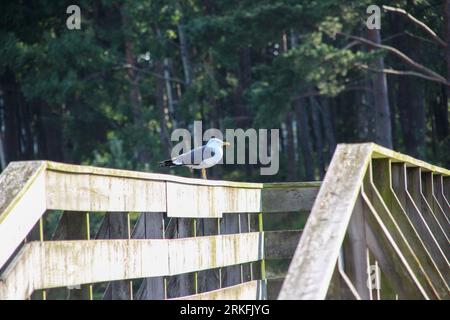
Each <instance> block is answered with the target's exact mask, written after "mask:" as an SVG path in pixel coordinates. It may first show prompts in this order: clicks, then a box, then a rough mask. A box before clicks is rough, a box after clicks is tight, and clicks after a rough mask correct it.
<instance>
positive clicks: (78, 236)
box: [0, 143, 450, 299]
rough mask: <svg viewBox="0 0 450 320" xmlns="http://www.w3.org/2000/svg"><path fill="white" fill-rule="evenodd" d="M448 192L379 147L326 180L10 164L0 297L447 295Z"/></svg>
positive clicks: (0, 206)
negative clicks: (242, 179)
mask: <svg viewBox="0 0 450 320" xmlns="http://www.w3.org/2000/svg"><path fill="white" fill-rule="evenodd" d="M319 187H320V190H319ZM449 190H450V171H449V170H446V169H443V168H439V167H436V166H432V165H429V164H427V163H425V162H422V161H419V160H416V159H413V158H411V157H408V156H405V155H402V154H399V153H396V152H393V151H391V150H388V149H385V148H382V147H380V146H377V145H375V144H371V143H368V144H352V145H339V146H338V147H337V149H336V152H335V154H334V156H333V159H332V161H331V164H330V167H329V169H328V171H327V174H326V176H325V179H324V181H323V182H322V183H321V184H319V183H317V182H309V183H274V184H257V183H237V182H228V181H205V180H199V179H189V178H181V177H174V176H170V175H159V174H149V173H141V172H132V171H124V170H113V169H104V168H95V167H87V166H74V165H66V164H60V163H53V162H47V161H32V162H15V163H11V164H10V165H9V166H8V167H7V169H6V170H5V171H4V172H3V173H2V174H1V175H0V299H29V298H31V299H61V298H67V299H275V298H277V297H278V298H279V299H449V288H450V274H449V273H450V271H449V270H450V269H449V255H450V254H449V250H448V248H449V239H450V228H449V224H450V223H449V221H450V213H449V210H450V207H449V199H450V196H449ZM307 218H308V219H307ZM306 220H307V221H306ZM56 221H57V222H58V223H56ZM305 222H306V226H305V227H304V229H303V226H304V223H305ZM52 225H57V227H56V229H53V230H52V229H51V226H52ZM300 236H301V238H300ZM299 239H300V240H299ZM286 273H287V275H286Z"/></svg>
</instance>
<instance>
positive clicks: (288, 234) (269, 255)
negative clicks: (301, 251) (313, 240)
mask: <svg viewBox="0 0 450 320" xmlns="http://www.w3.org/2000/svg"><path fill="white" fill-rule="evenodd" d="M301 234H302V232H301V231H300V230H285V231H264V252H265V257H264V258H265V259H290V258H292V257H293V256H294V252H295V249H296V248H297V245H298V242H299V241H300V236H301Z"/></svg>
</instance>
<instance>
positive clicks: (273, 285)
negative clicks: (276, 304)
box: [266, 278, 284, 300]
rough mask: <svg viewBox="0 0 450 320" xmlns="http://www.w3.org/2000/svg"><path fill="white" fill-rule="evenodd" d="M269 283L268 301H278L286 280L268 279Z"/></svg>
mask: <svg viewBox="0 0 450 320" xmlns="http://www.w3.org/2000/svg"><path fill="white" fill-rule="evenodd" d="M266 281H267V300H276V299H277V298H278V295H279V294H280V291H281V287H282V285H283V281H284V278H268V279H266Z"/></svg>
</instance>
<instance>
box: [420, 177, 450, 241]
mask: <svg viewBox="0 0 450 320" xmlns="http://www.w3.org/2000/svg"><path fill="white" fill-rule="evenodd" d="M420 177H421V182H422V183H421V192H422V195H423V197H424V199H425V201H426V203H427V204H428V205H429V209H431V214H433V215H434V216H435V218H436V220H437V222H438V223H439V225H440V227H441V229H442V231H443V232H444V233H445V236H446V238H447V239H450V223H449V220H448V219H447V216H446V214H445V212H444V207H443V206H442V204H443V201H444V199H443V197H442V196H441V198H440V201H441V202H439V200H438V197H437V195H442V190H440V189H439V190H435V186H434V185H433V182H435V184H436V186H437V187H438V188H439V185H440V184H439V182H440V181H439V180H441V176H436V175H433V174H432V173H431V172H421V175H420ZM436 179H438V181H437V182H438V183H436V181H435V180H436ZM446 206H448V205H446Z"/></svg>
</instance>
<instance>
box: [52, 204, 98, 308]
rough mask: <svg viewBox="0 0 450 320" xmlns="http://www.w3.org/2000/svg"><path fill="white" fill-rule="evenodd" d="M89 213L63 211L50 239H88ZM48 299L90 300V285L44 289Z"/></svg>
mask: <svg viewBox="0 0 450 320" xmlns="http://www.w3.org/2000/svg"><path fill="white" fill-rule="evenodd" d="M89 239H90V233H89V214H88V213H86V212H64V213H63V214H62V216H61V218H60V219H59V222H58V225H57V227H56V230H55V232H54V233H53V236H52V240H53V241H55V240H89ZM46 291H47V292H46V296H47V299H49V300H55V299H61V297H62V296H64V297H66V298H67V299H68V300H92V287H91V286H90V285H82V286H75V287H68V288H54V289H50V290H46Z"/></svg>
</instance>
